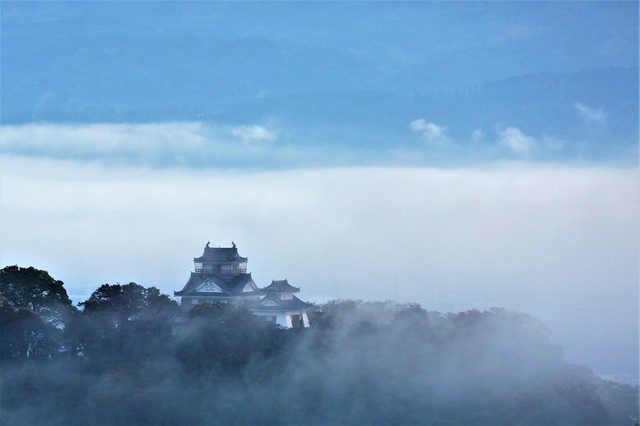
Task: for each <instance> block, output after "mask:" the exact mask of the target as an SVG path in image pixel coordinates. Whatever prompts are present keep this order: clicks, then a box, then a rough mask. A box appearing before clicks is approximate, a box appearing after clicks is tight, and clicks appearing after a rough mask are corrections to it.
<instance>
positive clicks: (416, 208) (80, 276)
mask: <svg viewBox="0 0 640 426" xmlns="http://www.w3.org/2000/svg"><path fill="white" fill-rule="evenodd" d="M0 193H1V194H2V198H1V208H0V213H1V215H0V216H1V223H0V242H1V243H0V261H1V262H2V263H3V264H13V263H17V264H21V265H34V266H37V267H41V268H45V269H48V270H49V271H50V272H51V273H52V274H53V275H54V276H55V277H56V278H58V279H62V280H63V281H65V283H66V284H67V286H68V288H69V290H70V293H71V294H75V295H84V296H86V295H87V293H88V292H90V291H91V290H93V289H94V288H95V287H97V286H98V285H99V284H101V283H104V282H111V283H114V282H129V281H136V282H139V283H141V284H145V285H157V286H159V287H160V288H161V289H162V290H163V291H166V292H171V291H173V290H178V289H180V288H181V287H182V285H183V284H184V281H185V280H186V278H187V277H188V273H189V271H190V270H191V268H192V266H193V265H192V258H193V257H194V256H198V255H199V254H200V250H202V246H203V245H204V243H205V242H206V241H207V240H211V241H212V244H214V245H228V244H230V242H231V241H232V240H233V241H235V242H236V243H238V246H239V248H240V251H241V254H242V255H244V256H249V259H250V263H249V266H250V270H251V271H252V272H253V275H254V279H255V280H256V282H257V283H259V284H260V285H264V284H266V283H268V282H269V281H270V280H272V279H281V278H288V279H289V281H290V282H292V283H294V285H299V286H301V287H302V289H303V294H302V296H303V298H308V297H316V298H333V297H345V298H365V299H377V300H379V299H387V298H391V299H397V300H399V301H416V302H419V303H422V304H424V305H425V306H426V307H427V308H429V309H436V310H443V311H447V310H459V309H468V308H473V307H480V308H482V307H489V306H494V305H499V306H505V307H508V308H513V309H517V310H523V311H526V312H529V313H531V314H533V315H536V316H538V317H540V318H542V319H543V321H545V322H547V323H548V324H549V325H550V326H551V327H552V329H553V330H554V331H555V332H556V334H557V336H558V339H559V340H560V342H561V343H563V344H564V345H565V346H566V348H567V351H568V354H569V357H570V359H572V360H575V361H579V362H585V363H587V364H590V365H592V366H596V367H597V368H600V370H601V372H603V373H607V372H609V373H616V371H602V370H606V368H614V367H615V366H617V367H619V368H621V369H622V368H630V367H629V364H630V363H633V364H634V365H636V366H637V363H636V362H635V361H636V360H637V344H636V343H637V336H638V333H637V332H638V330H637V295H638V294H637V292H638V287H637V284H638V282H637V252H638V236H639V233H640V232H639V230H638V227H639V225H638V220H637V219H638V216H639V214H640V213H639V212H638V210H639V207H638V206H640V201H639V200H638V198H639V196H638V194H639V193H640V190H639V188H638V182H637V175H636V172H635V171H633V170H622V169H601V168H584V169H581V168H569V167H563V168H559V167H549V166H538V167H522V166H519V167H515V166H511V167H506V166H505V167H494V168H490V169H487V168H486V167H485V168H482V169H473V168H459V169H450V170H443V169H416V168H352V169H340V168H338V169H336V168H334V169H327V170H314V169H306V170H291V171H282V172H260V173H258V172H252V173H245V172H243V173H240V172H222V171H217V172H212V171H204V170H203V171H189V170H187V169H170V170H164V171H158V170H153V169H141V168H123V167H117V168H113V167H112V168H105V167H101V166H98V165H95V164H94V165H86V164H85V165H79V164H76V163H71V162H51V161H35V160H26V159H21V158H18V157H9V156H5V157H4V159H3V163H2V176H1V179H0ZM587 330H588V332H587ZM612 330H615V333H612ZM596 342H597V344H596ZM595 346H598V347H600V346H602V347H608V348H609V349H608V350H606V351H601V350H600V349H599V348H596V347H595ZM634 356H636V358H634ZM616 357H617V358H619V359H617V361H615V362H614V363H613V364H615V366H614V367H611V365H612V363H611V362H609V361H611V360H616ZM608 362H609V364H607V363H608Z"/></svg>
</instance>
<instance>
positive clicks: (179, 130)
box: [0, 122, 290, 166]
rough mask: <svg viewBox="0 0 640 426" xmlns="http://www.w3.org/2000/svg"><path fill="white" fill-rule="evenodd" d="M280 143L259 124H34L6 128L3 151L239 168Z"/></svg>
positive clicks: (0, 139)
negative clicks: (262, 148)
mask: <svg viewBox="0 0 640 426" xmlns="http://www.w3.org/2000/svg"><path fill="white" fill-rule="evenodd" d="M276 139H277V134H276V133H275V132H274V131H272V130H270V129H268V128H267V127H264V126H261V125H257V124H254V125H244V126H236V127H228V126H216V125H209V124H204V123H201V122H167V123H147V124H114V123H94V124H46V123H29V124H22V125H6V126H1V127H0V152H3V153H5V154H14V155H23V156H33V157H50V158H62V159H75V160H83V161H87V160H88V161H107V162H125V163H141V164H149V165H152V166H168V165H181V164H186V165H193V166H202V165H206V164H211V165H221V164H223V163H226V164H228V165H234V164H236V163H237V162H238V161H243V160H247V159H252V158H250V157H248V156H251V155H253V156H254V158H253V159H254V160H255V156H256V155H261V156H265V155H268V154H264V153H262V152H256V151H255V150H252V149H250V148H255V146H256V145H259V144H261V143H265V142H274V141H275V140H276ZM238 141H240V142H243V143H241V144H238ZM289 155H290V153H289Z"/></svg>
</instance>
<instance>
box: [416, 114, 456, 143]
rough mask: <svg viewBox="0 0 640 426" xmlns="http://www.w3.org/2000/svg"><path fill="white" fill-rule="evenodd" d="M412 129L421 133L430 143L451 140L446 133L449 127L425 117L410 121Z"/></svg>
mask: <svg viewBox="0 0 640 426" xmlns="http://www.w3.org/2000/svg"><path fill="white" fill-rule="evenodd" d="M409 128H410V129H411V131H413V132H416V133H420V134H421V135H422V137H423V138H424V140H425V141H426V142H427V143H429V144H445V143H448V142H449V138H448V137H447V135H446V132H447V128H446V127H444V126H440V125H438V124H435V123H431V122H427V120H425V119H424V118H418V119H416V120H413V121H412V122H411V123H409Z"/></svg>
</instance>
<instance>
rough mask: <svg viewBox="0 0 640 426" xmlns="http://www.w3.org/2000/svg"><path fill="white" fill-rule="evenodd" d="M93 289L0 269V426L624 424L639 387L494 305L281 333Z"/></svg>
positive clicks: (233, 315)
mask: <svg viewBox="0 0 640 426" xmlns="http://www.w3.org/2000/svg"><path fill="white" fill-rule="evenodd" d="M178 312H179V308H178V306H177V304H176V303H175V302H174V301H172V300H171V299H170V298H169V297H167V296H166V295H162V294H160V292H159V291H158V290H157V289H155V288H153V287H151V288H145V287H142V286H140V285H137V284H134V283H130V284H126V285H120V284H114V285H108V284H104V285H102V286H100V287H99V288H98V289H96V291H95V292H94V293H93V294H92V295H91V297H90V298H89V299H87V300H86V301H84V302H82V303H80V309H76V308H75V307H73V306H72V303H71V301H70V299H69V298H68V296H67V293H66V291H65V289H64V285H63V283H62V282H61V281H57V280H55V279H54V278H52V277H50V276H49V274H48V273H47V272H45V271H40V270H37V269H34V268H19V267H16V266H8V267H5V268H4V269H2V270H1V271H0V424H2V425H75V424H78V425H145V424H153V425H165V424H166V425H177V424H180V425H185V424H189V425H192V424H193V425H200V424H203V425H204V424H206V425H216V424H224V425H228V424H252V425H254V424H269V425H274V424H296V425H299V424H350V425H355V424H358V425H359V424H385V425H387V424H398V425H400V424H401V425H407V424H438V425H443V424H446V425H458V424H465V425H473V424H478V425H486V424H505V425H506V424H509V425H515V424H522V425H547V424H548V425H551V424H554V425H557V424H563V425H570V424H575V425H585V424H597V425H604V424H616V425H618V424H619V425H633V424H634V423H636V422H637V421H638V420H637V418H638V388H637V387H631V386H626V385H619V384H614V383H612V382H606V381H604V380H601V379H599V378H597V377H596V376H594V374H593V373H592V372H591V371H590V370H588V369H586V368H584V367H579V366H575V365H570V364H567V363H566V362H565V361H564V359H563V355H562V350H561V348H560V347H558V346H557V345H555V344H553V343H552V342H551V341H550V339H549V336H548V332H547V330H546V329H545V328H544V326H543V325H542V324H541V323H540V322H539V321H537V320H536V319H534V318H531V317H530V316H528V315H525V314H521V313H515V312H510V311H507V310H504V309H492V310H489V311H483V312H480V311H468V312H462V313H456V314H452V313H448V314H441V313H438V312H430V311H426V310H424V309H423V308H422V307H420V306H419V305H395V304H390V303H362V302H355V301H332V302H329V303H327V304H324V305H319V306H317V307H316V310H315V312H314V314H313V315H312V316H311V321H312V326H311V327H310V328H308V329H302V330H283V329H279V328H277V327H275V326H273V325H267V324H264V323H262V322H259V320H257V319H256V318H255V317H254V316H253V315H252V314H251V313H250V312H249V311H247V310H244V309H241V308H236V307H233V306H229V305H201V306H197V307H196V308H194V310H193V311H191V313H190V314H189V316H188V317H187V318H186V320H185V321H183V322H177V321H176V320H175V319H176V314H177V313H178Z"/></svg>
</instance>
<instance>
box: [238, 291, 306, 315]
mask: <svg viewBox="0 0 640 426" xmlns="http://www.w3.org/2000/svg"><path fill="white" fill-rule="evenodd" d="M246 307H247V308H248V309H250V310H251V311H298V310H302V309H309V308H311V307H313V305H311V304H310V303H306V302H303V301H302V300H300V299H298V298H297V297H295V296H293V297H292V298H291V299H285V300H281V299H280V298H279V297H278V296H276V295H274V294H267V295H266V296H265V297H264V298H262V299H261V300H259V301H256V302H252V303H250V304H247V305H246Z"/></svg>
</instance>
